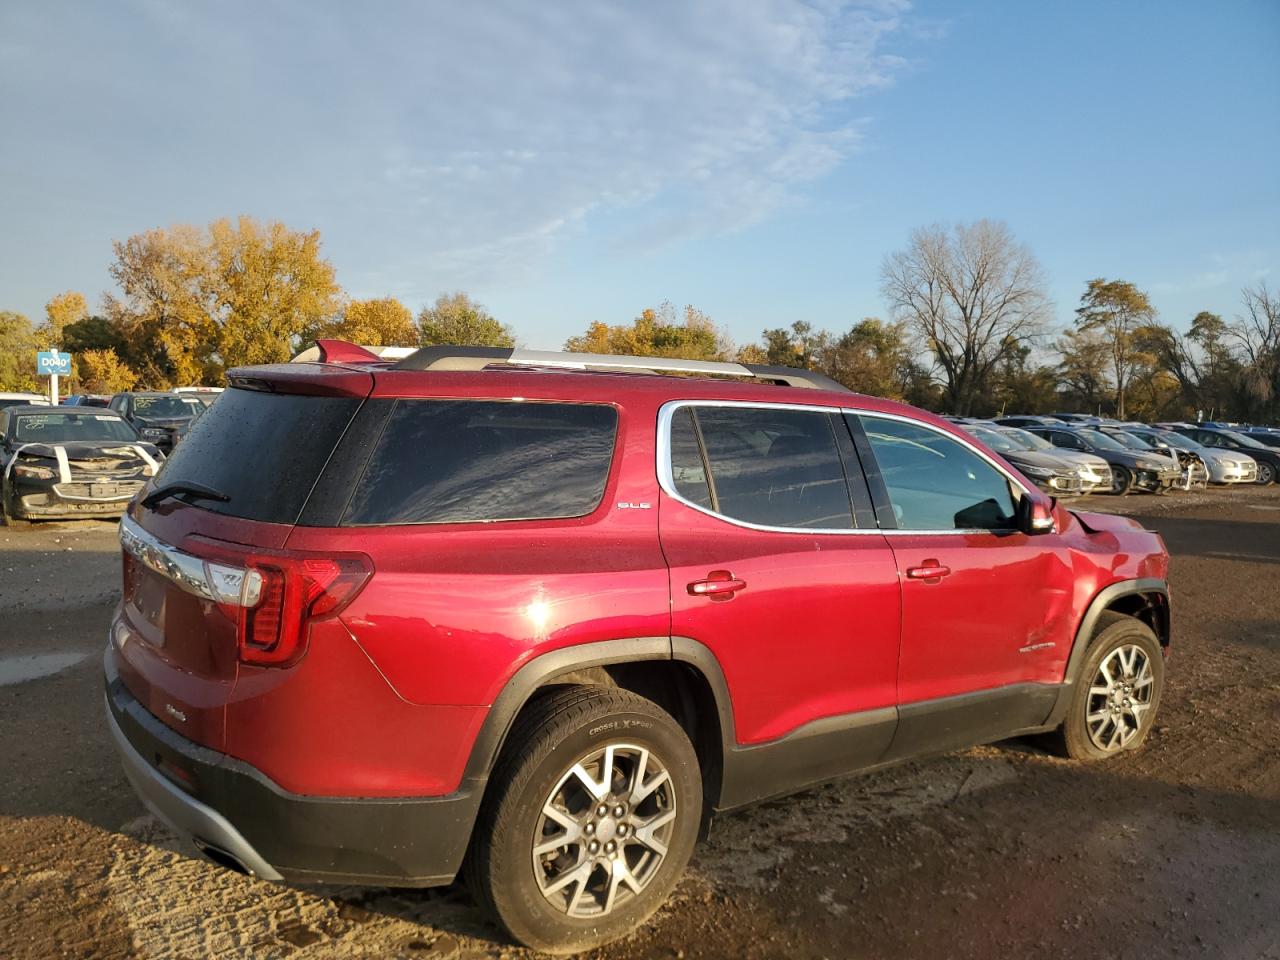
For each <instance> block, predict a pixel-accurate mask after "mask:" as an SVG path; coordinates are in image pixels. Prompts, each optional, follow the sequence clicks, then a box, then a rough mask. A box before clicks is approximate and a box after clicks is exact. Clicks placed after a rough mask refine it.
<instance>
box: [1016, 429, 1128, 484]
mask: <svg viewBox="0 0 1280 960" xmlns="http://www.w3.org/2000/svg"><path fill="white" fill-rule="evenodd" d="M995 429H996V430H998V431H999V432H1000V433H1001V434H1002V435H1003V436H1005V437H1008V438H1009V440H1011V441H1012V442H1013V443H1016V444H1017V445H1018V448H1019V449H1020V450H1036V451H1039V452H1041V453H1049V454H1052V455H1053V456H1055V457H1058V458H1059V459H1062V460H1066V461H1067V462H1068V463H1073V464H1075V466H1076V470H1077V471H1078V472H1079V474H1080V480H1081V493H1097V492H1099V491H1104V490H1110V489H1111V465H1110V464H1108V463H1107V461H1105V460H1103V459H1102V458H1101V457H1098V456H1095V455H1094V454H1092V453H1085V452H1084V451H1083V450H1066V449H1064V448H1063V447H1055V446H1054V445H1053V444H1052V443H1050V442H1049V441H1048V440H1046V439H1044V438H1043V437H1037V436H1036V435H1035V434H1034V433H1031V432H1030V431H1028V430H1024V429H1022V428H1021V427H1001V426H997V427H996V428H995Z"/></svg>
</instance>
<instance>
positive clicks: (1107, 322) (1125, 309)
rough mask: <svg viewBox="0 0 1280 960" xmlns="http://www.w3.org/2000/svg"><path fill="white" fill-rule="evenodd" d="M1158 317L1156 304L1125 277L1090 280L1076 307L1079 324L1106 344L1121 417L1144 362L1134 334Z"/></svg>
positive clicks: (1118, 414)
mask: <svg viewBox="0 0 1280 960" xmlns="http://www.w3.org/2000/svg"><path fill="white" fill-rule="evenodd" d="M1155 318H1156V311H1155V307H1153V306H1151V301H1150V300H1149V299H1148V298H1147V295H1146V294H1145V293H1143V292H1142V291H1141V290H1139V289H1138V288H1137V287H1135V286H1134V285H1133V284H1132V283H1129V282H1127V281H1125V280H1103V279H1101V278H1098V279H1096V280H1090V281H1089V283H1088V285H1087V286H1086V287H1085V292H1084V295H1083V296H1082V297H1081V298H1080V306H1079V307H1077V308H1076V324H1077V326H1079V328H1080V329H1081V330H1091V331H1096V332H1097V333H1098V334H1100V335H1101V337H1102V339H1103V342H1104V343H1105V344H1106V347H1107V353H1108V355H1109V359H1110V364H1111V371H1110V372H1111V382H1112V385H1113V386H1114V387H1115V399H1116V416H1117V417H1119V418H1120V419H1121V420H1123V419H1124V418H1125V412H1124V394H1125V388H1126V387H1127V386H1128V385H1129V379H1130V377H1132V376H1133V373H1134V371H1135V370H1136V369H1137V367H1138V365H1139V363H1140V362H1141V358H1140V357H1139V356H1138V350H1137V347H1136V345H1135V343H1134V334H1135V333H1136V332H1137V330H1138V329H1139V328H1140V327H1144V326H1148V325H1150V324H1152V323H1154V322H1155Z"/></svg>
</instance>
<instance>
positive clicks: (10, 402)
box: [0, 393, 49, 407]
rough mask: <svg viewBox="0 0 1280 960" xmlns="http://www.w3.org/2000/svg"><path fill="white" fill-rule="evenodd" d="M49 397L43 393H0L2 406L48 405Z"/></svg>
mask: <svg viewBox="0 0 1280 960" xmlns="http://www.w3.org/2000/svg"><path fill="white" fill-rule="evenodd" d="M48 405H49V398H48V397H46V396H45V395H44V394H42V393H0V407H47V406H48Z"/></svg>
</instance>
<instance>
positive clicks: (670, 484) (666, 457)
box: [657, 400, 1031, 537]
mask: <svg viewBox="0 0 1280 960" xmlns="http://www.w3.org/2000/svg"><path fill="white" fill-rule="evenodd" d="M682 407H746V408H750V409H758V410H799V411H802V412H805V413H825V414H832V413H834V414H839V415H841V416H853V417H859V418H866V417H870V418H879V419H881V420H897V421H899V422H901V423H908V424H911V425H913V426H917V427H922V428H924V429H925V430H932V431H933V432H934V433H936V434H938V435H939V436H941V437H944V438H946V439H948V440H953V441H955V442H957V443H959V444H960V445H961V446H963V447H965V448H966V449H968V450H969V451H971V452H972V453H974V454H976V455H977V456H978V457H979V458H980V459H982V460H984V461H985V462H986V463H988V464H989V465H990V466H991V467H993V468H994V469H995V470H996V472H997V473H999V474H1000V475H1001V476H1003V477H1005V479H1007V480H1008V481H1009V483H1010V484H1011V486H1012V490H1013V492H1014V495H1015V496H1016V497H1018V498H1019V499H1020V498H1021V497H1024V496H1031V492H1030V491H1029V490H1028V489H1027V487H1026V485H1025V484H1024V483H1023V482H1022V481H1021V480H1019V479H1018V478H1017V477H1015V476H1014V475H1013V474H1011V473H1010V472H1009V471H1008V470H1007V469H1005V468H1004V467H1002V466H1001V465H1000V464H998V463H996V462H995V461H994V460H992V459H991V457H990V456H988V455H987V454H986V453H984V452H983V451H982V450H980V449H979V448H978V447H976V446H974V445H973V444H972V443H970V442H968V441H967V440H966V439H964V438H961V437H958V436H956V435H955V434H953V433H950V432H948V431H946V430H941V429H939V428H938V427H936V426H934V425H933V424H931V423H925V422H924V421H923V420H917V419H915V418H914V417H904V416H902V415H901V414H895V413H879V412H871V411H867V410H858V409H856V408H853V407H833V406H829V405H821V404H813V405H810V404H805V403H767V402H760V401H752V400H668V401H667V402H666V403H664V404H663V405H662V406H661V407H660V408H659V410H658V437H657V472H658V486H659V487H661V488H662V491H663V493H665V494H666V495H667V496H669V497H671V499H673V500H676V501H678V502H679V503H682V504H684V505H685V506H686V507H689V508H691V509H693V510H697V511H698V512H699V513H703V514H706V515H707V516H708V517H714V518H715V519H716V520H719V521H721V522H723V523H728V524H731V525H733V526H735V527H742V528H744V529H747V530H758V531H761V532H763V533H790V534H796V533H812V534H821V535H833V534H834V535H838V536H849V535H851V534H852V535H866V534H880V535H881V536H886V537H893V536H920V535H927V536H972V535H974V534H986V535H987V536H995V535H996V533H997V531H995V530H985V529H981V528H976V527H975V528H967V529H943V530H898V529H893V530H886V529H884V528H882V527H879V526H875V527H863V528H854V529H844V528H832V527H774V526H768V525H766V524H760V523H751V522H750V521H748V520H739V519H737V518H736V517H730V516H726V515H725V514H723V513H716V512H715V511H714V510H711V509H709V508H707V507H704V506H702V505H700V504H697V503H694V502H693V501H692V500H687V499H685V498H684V497H682V496H681V495H680V493H679V492H678V491H677V490H676V485H675V477H674V475H673V474H672V472H671V420H672V418H673V417H674V416H675V413H676V411H677V410H679V409H681V408H682ZM859 470H861V467H859Z"/></svg>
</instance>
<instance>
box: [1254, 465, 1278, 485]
mask: <svg viewBox="0 0 1280 960" xmlns="http://www.w3.org/2000/svg"><path fill="white" fill-rule="evenodd" d="M1275 478H1276V471H1275V468H1274V467H1272V466H1271V464H1269V463H1262V462H1259V463H1258V480H1257V483H1258V486H1260V487H1262V486H1266V485H1267V484H1268V483H1271V481H1273V480H1274V479H1275Z"/></svg>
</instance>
